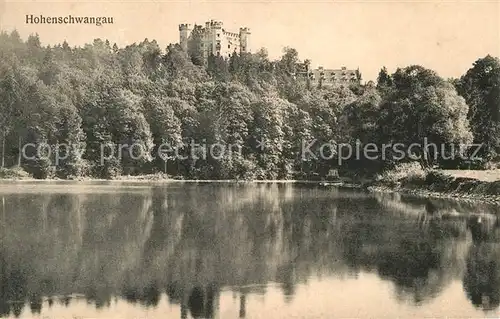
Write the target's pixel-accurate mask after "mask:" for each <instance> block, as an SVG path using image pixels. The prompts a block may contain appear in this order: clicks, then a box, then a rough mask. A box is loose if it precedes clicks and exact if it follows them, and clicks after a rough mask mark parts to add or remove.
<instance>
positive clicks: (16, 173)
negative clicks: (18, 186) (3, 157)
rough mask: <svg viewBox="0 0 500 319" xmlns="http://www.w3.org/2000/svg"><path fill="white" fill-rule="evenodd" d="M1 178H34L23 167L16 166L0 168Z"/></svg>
mask: <svg viewBox="0 0 500 319" xmlns="http://www.w3.org/2000/svg"><path fill="white" fill-rule="evenodd" d="M0 178H4V179H6V178H12V179H23V178H32V176H31V175H30V174H29V173H28V172H26V171H25V170H24V169H23V168H22V167H19V166H15V167H12V168H0Z"/></svg>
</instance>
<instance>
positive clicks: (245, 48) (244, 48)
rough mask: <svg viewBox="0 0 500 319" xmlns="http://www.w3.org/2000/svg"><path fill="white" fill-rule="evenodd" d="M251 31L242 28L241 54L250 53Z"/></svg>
mask: <svg viewBox="0 0 500 319" xmlns="http://www.w3.org/2000/svg"><path fill="white" fill-rule="evenodd" d="M250 34H251V33H250V29H249V28H240V52H241V53H243V52H250V47H249V45H250V43H249V42H250V41H249V40H250V39H249V38H250Z"/></svg>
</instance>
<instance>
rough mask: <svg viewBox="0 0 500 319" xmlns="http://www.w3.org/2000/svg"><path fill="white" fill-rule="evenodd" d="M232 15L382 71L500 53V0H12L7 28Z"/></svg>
mask: <svg viewBox="0 0 500 319" xmlns="http://www.w3.org/2000/svg"><path fill="white" fill-rule="evenodd" d="M27 14H33V15H44V16H67V15H70V14H71V15H73V16H82V15H92V16H111V17H114V24H113V25H103V26H100V27H98V26H95V25H49V24H47V25H40V24H39V25H36V24H26V23H25V21H26V15H27ZM210 19H217V20H221V21H223V22H224V27H225V29H227V30H229V31H236V32H237V31H238V30H239V27H240V26H247V27H249V28H250V29H251V31H252V38H251V43H250V45H251V49H252V51H256V50H257V49H258V48H261V47H265V48H267V49H268V51H269V54H270V56H271V57H277V56H279V55H280V54H281V52H282V49H283V47H285V46H291V47H294V48H296V49H297V50H298V51H299V55H300V58H301V59H306V58H309V59H311V60H312V65H313V66H314V67H317V66H319V65H322V66H324V67H325V68H338V67H340V66H346V67H348V68H357V67H359V68H360V70H361V73H362V74H363V78H364V80H374V79H375V78H376V76H377V73H378V71H379V70H380V68H381V67H382V66H384V65H385V66H386V67H387V68H388V69H389V70H390V71H393V70H395V68H396V67H401V66H407V65H410V64H420V65H423V66H425V67H428V68H431V69H434V70H436V71H437V72H438V73H439V74H440V75H441V76H443V77H445V78H447V77H457V76H460V75H461V74H463V73H464V72H465V71H466V70H467V69H468V68H469V67H470V66H471V65H472V63H473V62H474V61H475V60H477V59H478V58H480V57H484V56H485V55H487V54H491V55H494V56H499V55H500V53H499V52H500V0H496V1H467V2H466V1H403V2H401V1H400V2H396V1H374V0H371V1H305V0H303V1H296V0H288V1H252V2H250V1H230V0H226V1H151V0H149V1H126V2H123V1H122V2H118V1H110V0H97V1H96V0H94V1H81V3H78V2H76V1H72V2H70V1H64V0H59V1H51V2H46V1H45V2H44V1H5V0H0V28H1V29H2V30H12V29H14V28H16V29H18V31H19V33H20V34H21V36H22V37H24V38H25V37H27V36H28V35H29V34H30V33H38V34H39V35H40V38H41V40H42V43H43V44H54V43H60V42H62V41H64V40H67V41H68V42H69V43H70V44H71V45H81V44H83V43H86V42H91V41H92V40H93V39H94V38H103V39H109V40H110V42H111V43H114V42H116V43H117V44H118V45H119V46H123V45H125V44H131V43H134V42H138V41H142V40H144V39H145V38H148V39H150V40H153V39H155V40H157V41H158V42H159V43H160V45H161V46H162V47H163V48H164V47H165V46H166V45H167V44H168V43H173V42H177V41H178V38H179V36H178V24H179V23H185V22H186V23H195V22H196V23H198V24H204V22H205V21H206V20H210Z"/></svg>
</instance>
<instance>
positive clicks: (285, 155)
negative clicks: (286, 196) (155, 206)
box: [0, 31, 500, 179]
mask: <svg viewBox="0 0 500 319" xmlns="http://www.w3.org/2000/svg"><path fill="white" fill-rule="evenodd" d="M298 62H299V55H298V52H297V51H296V50H295V49H292V48H285V49H284V52H283V55H282V56H281V58H280V59H278V60H274V61H273V60H270V59H269V57H268V55H267V52H266V50H265V49H261V50H259V51H258V52H256V53H253V54H251V53H247V54H241V55H236V54H235V55H233V56H232V57H231V58H229V59H223V58H221V57H215V56H211V57H209V58H208V61H207V63H204V61H203V59H201V58H200V54H199V52H196V50H195V49H193V48H192V47H190V49H189V50H188V52H184V51H182V49H181V48H180V46H179V45H177V44H170V45H169V46H168V47H167V48H166V50H164V49H162V48H161V47H160V46H159V45H158V43H157V42H156V41H149V40H148V39H145V40H144V41H143V42H141V43H139V44H133V45H129V46H127V47H125V48H119V47H118V46H117V45H116V44H114V45H113V44H111V43H110V42H109V41H107V40H100V39H96V40H94V41H93V43H91V44H86V45H85V46H83V47H71V46H70V45H69V44H68V43H67V42H64V43H62V44H58V45H55V46H43V45H42V44H41V41H40V39H39V37H38V35H31V36H29V37H28V39H27V40H26V41H24V40H23V39H21V37H20V35H19V34H18V33H17V32H16V31H13V32H11V33H7V32H3V33H1V34H0V109H1V110H0V123H1V125H0V128H1V133H0V138H1V140H2V143H1V166H2V169H4V170H5V169H7V168H12V167H15V168H18V169H19V168H20V167H21V168H22V169H23V170H25V171H26V172H28V173H30V174H31V175H33V176H34V177H36V178H53V177H59V178H78V177H84V176H89V177H96V178H114V177H117V176H119V175H124V174H126V175H139V174H151V173H166V174H168V176H172V177H177V178H190V179H289V178H294V179H300V178H311V176H315V177H318V178H322V177H324V176H326V175H328V174H329V172H331V171H332V170H335V169H340V170H341V171H342V170H344V171H358V172H361V171H362V172H363V173H365V174H368V173H371V172H377V171H379V170H382V169H386V168H389V167H391V166H392V165H394V163H395V162H396V161H395V160H394V156H392V155H391V154H387V156H385V158H383V159H378V160H368V159H366V158H365V159H364V158H359V157H358V158H352V159H350V160H347V161H345V162H344V163H343V165H341V166H340V167H339V165H338V161H337V160H336V157H337V156H339V154H338V153H335V152H333V153H332V154H331V155H332V156H328V158H322V157H310V158H303V156H302V155H303V154H302V149H303V143H311V141H316V142H315V143H314V146H313V147H312V148H311V151H312V152H318V151H319V149H318V148H319V147H321V145H322V143H333V142H332V141H334V142H335V143H337V144H340V143H348V144H350V145H353V144H354V143H358V144H367V143H378V144H383V143H402V144H404V145H410V144H411V143H422V141H423V139H424V138H427V140H428V142H429V143H436V144H446V145H453V144H460V145H463V144H470V143H472V142H474V143H483V144H484V145H483V147H482V148H481V150H480V152H479V154H478V156H480V157H481V159H482V161H480V162H481V163H480V164H481V165H480V166H485V165H486V163H494V162H495V159H496V158H497V153H498V152H499V151H500V130H499V129H500V126H499V124H500V113H499V107H500V61H499V59H498V58H496V57H491V56H486V57H484V58H480V59H478V60H477V61H475V62H474V61H471V68H470V69H469V70H468V71H467V72H466V73H465V74H464V75H463V76H462V77H461V78H459V79H443V78H441V77H440V76H439V75H438V74H437V73H436V72H434V71H432V70H429V69H426V68H424V67H422V66H418V65H412V66H408V67H405V68H398V69H397V70H396V71H395V72H394V73H393V74H389V72H388V71H387V70H386V68H382V69H381V71H380V74H379V77H378V80H377V83H373V84H372V83H369V84H365V85H350V86H348V87H347V86H339V87H315V86H312V85H311V83H310V82H309V81H308V80H307V79H306V78H301V77H298V76H297V72H296V71H297V63H298ZM192 141H195V142H196V143H205V144H208V145H209V144H214V143H219V144H224V145H236V146H238V147H239V149H240V150H241V151H240V152H225V153H224V154H222V156H208V157H203V156H199V157H197V156H194V157H193V156H192V155H193V154H192V147H191V148H190V147H188V146H189V145H190V143H192ZM263 141H265V147H262V145H261V144H262V142H263ZM165 143H166V144H169V145H174V146H178V147H179V150H180V151H179V153H180V155H185V156H177V157H173V158H172V157H171V158H169V159H168V160H166V161H164V160H163V159H162V158H161V157H158V156H156V154H158V153H159V152H158V147H159V145H162V144H165ZM107 144H113V145H120V144H122V145H123V144H128V145H131V144H134V145H139V146H141V148H142V149H143V150H146V153H147V154H148V156H141V157H140V158H139V159H137V156H133V154H132V153H131V152H133V150H131V149H129V150H128V151H126V152H123V153H119V154H118V153H116V152H115V153H114V154H107V155H106V160H105V161H103V156H102V150H103V148H102V145H107ZM26 145H33V147H31V148H29V150H30V151H31V152H32V153H31V155H30V154H24V155H23V156H21V154H23V152H22V150H26V152H28V153H29V151H27V150H28V148H25V146H26ZM36 145H50V146H51V147H52V152H51V153H50V154H51V156H43V154H41V153H40V152H35V151H34V150H35V149H36ZM61 145H71V147H72V148H71V149H68V148H67V147H64V148H63V147H61ZM55 150H57V152H59V155H60V160H58V161H57V162H56V161H55V159H54V158H53V157H54V154H56V151H55ZM77 150H78V151H77ZM198 151H199V152H203V150H202V149H200V150H198ZM467 151H468V150H467V149H460V150H457V149H446V150H437V151H434V154H431V155H433V156H428V157H427V159H426V160H421V161H420V163H421V165H422V166H427V167H430V166H434V165H436V164H437V165H441V166H442V167H445V166H447V167H459V166H460V165H462V163H460V162H461V161H450V160H447V161H445V160H442V159H443V158H445V156H444V155H445V154H444V153H445V152H467ZM46 153H47V154H48V151H47V152H46ZM438 153H442V154H438ZM25 155H26V156H25ZM28 155H30V156H28ZM63 155H64V156H63ZM190 155H191V156H190ZM435 155H439V156H435ZM448 155H449V154H448ZM435 159H437V160H435ZM403 160H409V159H403ZM56 164H57V165H56Z"/></svg>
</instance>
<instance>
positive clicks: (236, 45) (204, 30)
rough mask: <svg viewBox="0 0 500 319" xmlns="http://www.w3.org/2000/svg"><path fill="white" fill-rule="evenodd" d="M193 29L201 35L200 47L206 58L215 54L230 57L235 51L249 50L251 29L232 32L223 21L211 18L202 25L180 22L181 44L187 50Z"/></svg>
mask: <svg viewBox="0 0 500 319" xmlns="http://www.w3.org/2000/svg"><path fill="white" fill-rule="evenodd" d="M193 31H196V32H197V33H198V34H200V35H201V43H200V44H199V45H200V49H201V51H202V52H203V55H204V57H205V58H207V57H208V56H209V55H211V54H213V55H215V56H222V57H229V56H230V55H231V54H233V53H238V54H240V53H244V52H250V51H249V38H250V29H248V28H240V31H239V32H237V33H236V32H230V31H227V30H225V29H224V28H223V27H222V22H221V21H215V20H210V21H208V22H206V23H205V27H203V26H201V25H196V24H195V25H194V27H193V26H192V25H191V24H180V25H179V36H180V41H179V44H180V45H181V47H182V48H183V50H185V51H187V48H188V41H189V40H190V39H191V35H192V33H193Z"/></svg>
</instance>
